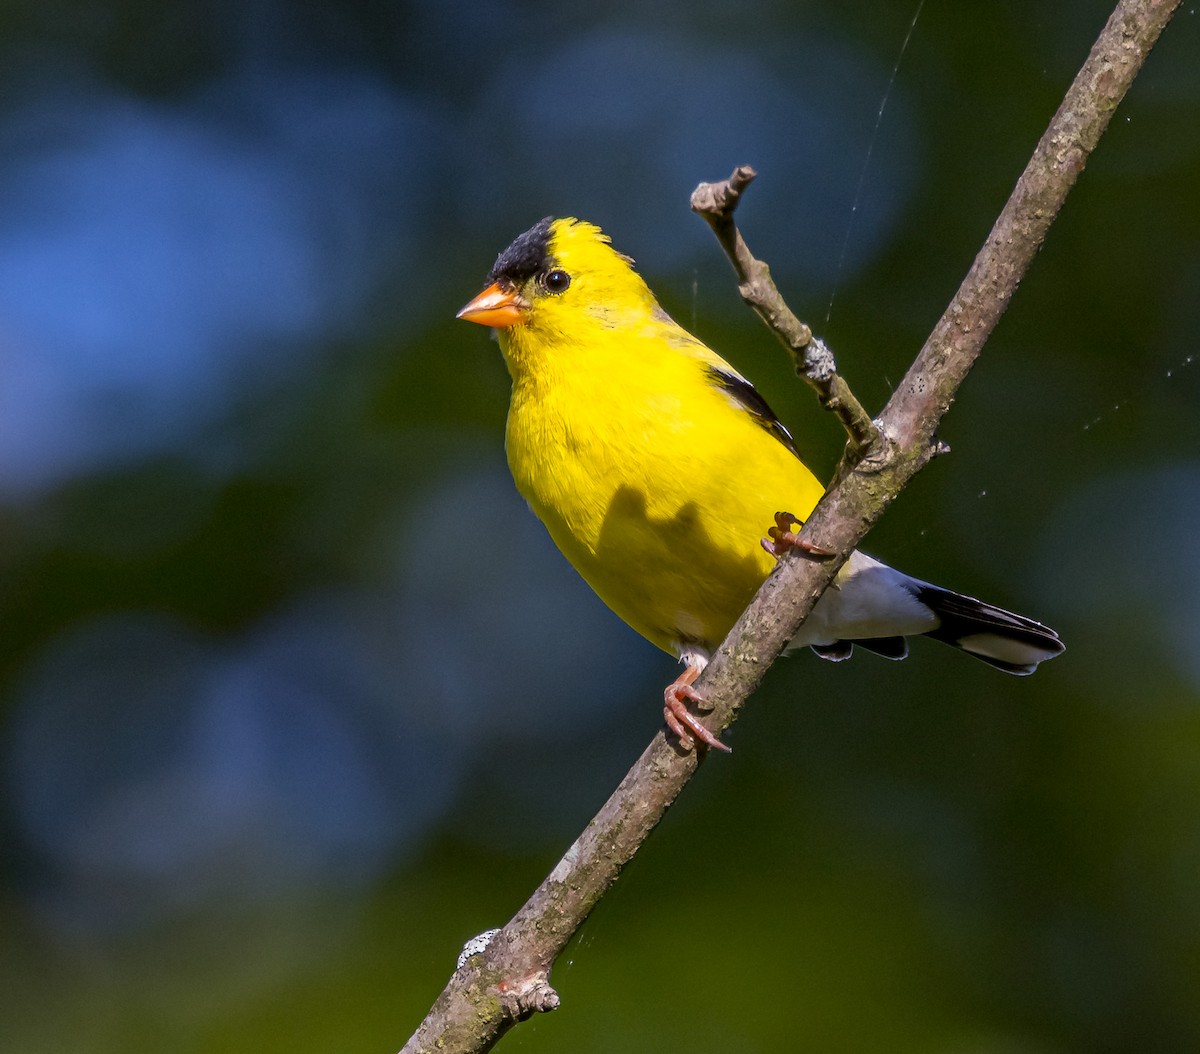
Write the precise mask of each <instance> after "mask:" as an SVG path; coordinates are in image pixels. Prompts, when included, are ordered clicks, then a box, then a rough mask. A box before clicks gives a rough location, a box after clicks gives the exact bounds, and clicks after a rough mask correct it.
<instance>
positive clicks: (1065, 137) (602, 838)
mask: <svg viewBox="0 0 1200 1054" xmlns="http://www.w3.org/2000/svg"><path fill="white" fill-rule="evenodd" d="M1178 6H1179V0H1120V2H1119V3H1118V4H1117V7H1116V9H1115V10H1114V11H1113V13H1112V15H1111V16H1110V18H1109V20H1108V23H1107V24H1106V25H1105V27H1104V30H1103V32H1102V33H1101V34H1100V37H1099V38H1098V39H1097V41H1096V44H1095V46H1094V47H1093V48H1092V51H1091V53H1090V54H1089V56H1088V58H1087V61H1086V62H1085V63H1084V65H1083V67H1082V68H1081V69H1080V71H1079V73H1078V74H1077V75H1076V77H1075V80H1074V81H1073V82H1072V84H1071V87H1070V88H1069V90H1068V91H1067V94H1066V96H1065V98H1064V99H1063V102H1062V105H1061V106H1059V108H1058V112H1057V113H1056V114H1055V115H1054V118H1053V119H1052V120H1051V122H1050V126H1049V127H1048V128H1047V130H1046V132H1045V134H1044V135H1043V136H1042V138H1041V140H1040V142H1039V143H1038V145H1037V148H1036V149H1035V151H1034V153H1033V156H1032V158H1031V159H1030V161H1029V163H1028V164H1027V165H1026V167H1025V171H1024V172H1023V173H1022V174H1021V178H1020V179H1019V180H1018V182H1017V185H1016V187H1015V188H1014V190H1013V192H1012V195H1011V196H1010V197H1009V199H1008V203H1007V204H1006V205H1005V207H1004V210H1003V211H1002V212H1001V214H1000V216H999V218H998V219H997V220H996V223H995V225H994V226H993V228H992V231H991V233H990V234H989V236H988V239H987V241H986V242H985V244H984V246H983V248H982V249H980V251H979V254H978V255H977V256H976V258H975V262H974V264H973V265H972V266H971V269H970V271H969V272H968V274H967V276H966V278H965V279H964V280H963V283H962V285H961V286H960V287H959V289H958V292H957V293H956V294H955V296H954V298H953V300H951V302H950V305H949V307H947V309H946V311H945V312H944V314H943V315H942V317H941V319H940V320H939V321H938V323H937V325H936V326H935V327H934V330H933V332H932V333H931V334H930V336H929V339H928V340H927V341H926V342H925V345H924V347H923V348H922V349H921V351H920V353H919V354H918V356H917V358H916V360H915V361H914V362H913V364H912V366H911V368H910V369H909V371H908V373H907V374H906V375H905V377H904V379H903V381H902V382H901V384H900V385H899V387H898V388H897V389H896V390H895V392H894V393H893V395H892V397H891V399H890V400H889V401H888V404H887V406H886V407H885V408H884V411H883V413H882V414H881V415H880V416H879V418H878V419H877V421H876V422H875V423H874V424H872V423H871V422H870V420H869V418H867V416H866V414H865V412H864V411H863V410H862V408H861V407H860V406H858V404H857V402H854V403H851V402H850V400H851V399H852V398H853V396H851V395H850V393H849V389H848V388H843V387H841V386H835V387H830V388H829V389H828V390H827V391H823V390H822V389H821V388H820V385H822V384H826V383H827V382H828V380H829V378H830V377H834V376H836V370H835V369H834V367H833V362H832V356H828V353H827V351H826V350H823V346H822V348H821V349H813V348H812V338H811V333H808V337H807V339H802V338H803V337H804V334H805V333H806V332H807V327H805V326H803V323H800V322H799V320H797V319H795V316H794V315H792V313H791V312H790V311H788V310H787V308H786V306H785V305H783V302H782V299H781V298H779V296H778V293H777V292H773V293H772V292H771V289H773V287H771V289H768V288H767V286H765V285H763V286H762V290H765V292H763V291H762V290H760V289H759V288H758V283H757V281H756V279H755V274H756V270H755V269H754V268H753V267H746V266H745V261H744V262H743V265H742V266H739V264H738V258H739V257H738V254H739V253H740V252H742V251H744V252H745V256H746V257H749V253H748V250H745V245H744V243H742V242H741V239H740V235H738V234H737V231H736V228H735V227H734V225H733V220H732V208H731V207H730V204H729V198H726V204H725V206H724V207H721V205H720V198H721V195H722V194H723V193H724V194H726V195H730V196H731V197H732V199H734V200H735V199H736V196H737V194H739V193H740V192H741V190H743V189H744V188H745V185H746V183H747V182H748V179H747V175H746V174H745V173H744V172H742V174H741V175H739V172H740V171H741V170H739V172H735V173H734V175H733V176H732V177H731V179H730V180H728V181H726V183H725V184H717V185H716V187H715V188H713V189H712V191H711V193H714V194H716V196H717V197H716V198H715V199H714V200H715V201H716V204H715V205H714V209H713V213H714V216H715V217H716V220H717V222H716V223H715V224H714V230H716V232H717V235H718V238H719V239H720V240H721V243H722V245H724V246H726V249H727V251H729V247H730V246H732V247H733V250H734V251H733V253H731V258H733V259H734V266H735V269H737V270H738V275H739V282H740V284H741V285H742V286H747V285H749V286H752V287H753V288H751V289H750V291H749V294H748V293H747V291H746V290H745V289H744V290H743V295H745V296H746V297H747V299H748V300H751V303H752V304H753V305H754V306H755V309H756V310H759V311H760V314H762V315H763V317H764V318H765V319H766V320H767V322H768V325H770V326H771V327H772V329H773V331H774V332H776V334H777V335H778V336H779V337H780V339H781V340H782V341H783V342H784V343H785V344H786V345H787V346H788V347H789V348H791V349H793V350H794V351H795V352H796V353H797V354H798V361H799V363H800V365H801V369H802V372H803V373H804V375H805V376H806V378H807V379H809V381H810V383H814V384H816V385H817V386H818V391H819V394H820V395H821V398H822V401H823V402H824V403H825V404H827V405H831V406H833V407H834V408H835V409H836V410H837V412H838V413H839V414H841V415H842V416H843V420H844V421H845V422H847V431H848V432H849V434H850V437H851V446H852V447H854V445H855V444H857V446H858V448H859V450H860V452H862V453H864V454H865V456H864V457H863V459H862V460H861V461H860V462H859V464H858V465H857V467H855V468H854V470H853V471H851V472H849V473H848V474H846V475H845V476H844V477H843V478H841V479H840V480H839V481H838V483H837V484H836V485H835V486H834V487H833V488H832V489H830V490H829V491H828V493H826V495H825V496H824V498H822V500H821V502H820V504H819V505H818V506H817V508H816V509H815V510H814V511H813V514H812V515H811V516H810V517H809V519H808V521H807V523H806V524H805V525H804V529H803V532H802V534H803V536H804V537H805V538H807V539H808V540H809V541H811V542H813V543H814V544H816V545H818V546H819V547H820V548H823V549H826V550H829V551H831V552H833V553H835V554H836V556H835V557H834V558H833V559H830V560H822V561H814V560H806V559H804V558H803V557H802V556H797V555H794V554H789V555H788V556H785V557H784V558H783V559H781V560H780V561H779V564H778V566H777V567H776V568H775V570H774V571H773V572H772V573H771V575H770V576H769V577H768V578H767V580H766V582H764V583H763V586H762V588H761V589H760V590H759V592H758V595H757V596H756V597H755V598H754V601H753V603H751V605H750V606H749V607H748V608H747V609H746V611H745V612H744V613H743V614H742V617H741V618H740V619H739V620H738V622H737V624H736V625H735V626H734V628H733V630H732V631H731V632H730V634H729V636H728V637H727V638H726V640H725V642H724V643H723V644H722V645H721V647H720V649H719V650H718V651H717V653H716V654H715V655H714V656H713V659H712V662H711V663H709V666H708V668H707V669H706V670H705V672H704V675H703V676H702V678H701V681H700V682H699V683H700V685H701V687H702V688H703V690H704V695H705V697H706V698H707V699H709V700H711V701H712V704H713V709H712V711H711V713H710V714H709V716H708V719H707V724H708V725H709V726H710V727H711V728H713V729H714V730H716V731H719V730H721V729H724V728H726V727H727V726H728V725H729V724H731V723H732V722H733V721H734V720H735V719H736V717H737V715H738V713H739V712H740V711H741V708H742V706H743V705H744V704H745V701H746V699H747V697H748V696H749V695H750V693H751V692H752V691H753V690H754V689H755V688H756V687H757V686H758V683H759V681H760V680H761V679H762V677H763V674H764V673H765V672H766V670H767V668H768V667H769V666H770V664H771V663H772V662H773V661H774V660H775V659H776V658H777V657H778V655H779V654H780V652H781V651H782V650H783V648H784V646H785V644H786V643H787V642H788V640H790V639H791V638H792V636H794V634H795V632H796V630H797V628H798V627H799V625H800V623H801V622H802V621H803V619H804V618H806V617H807V615H808V613H809V612H810V611H811V610H812V608H813V606H814V605H815V604H816V602H817V600H818V598H819V597H820V595H821V593H822V592H823V591H824V590H825V588H826V586H828V584H829V583H830V581H831V580H832V579H833V576H834V575H835V574H836V573H837V570H838V568H839V567H840V566H841V565H842V563H844V562H845V560H846V558H847V556H848V555H849V554H850V552H851V551H852V550H853V549H854V548H855V547H857V545H858V544H859V543H860V542H861V540H862V538H863V536H864V535H865V534H866V533H867V531H868V530H869V529H870V527H871V526H872V525H873V524H874V523H875V522H876V521H877V520H878V519H879V517H880V516H881V515H882V514H883V511H884V509H886V508H887V506H888V505H889V504H890V503H891V502H892V501H893V500H894V498H895V497H896V495H897V494H899V493H900V491H901V490H902V489H903V487H904V486H905V485H906V484H907V483H908V481H909V480H910V479H911V478H912V476H913V475H914V474H915V473H916V472H917V471H919V470H920V469H921V468H922V467H923V466H924V465H925V464H927V463H928V462H929V460H930V459H931V458H932V457H933V456H934V454H935V453H937V452H938V450H937V444H936V441H935V439H934V434H935V431H936V429H937V426H938V423H939V422H940V421H941V418H942V416H943V415H944V414H945V413H946V411H947V410H948V409H949V407H950V404H951V402H952V401H953V399H954V394H955V392H956V391H957V390H958V386H959V385H960V384H961V383H962V381H963V380H964V378H965V377H966V375H967V373H968V371H969V370H970V368H971V366H972V364H973V363H974V362H975V360H976V358H978V356H979V353H980V352H981V351H982V349H983V345H984V343H985V342H986V340H987V338H988V336H989V335H990V334H991V332H992V329H993V328H994V327H995V325H996V322H997V321H998V320H999V318H1000V316H1001V314H1003V312H1004V309H1005V307H1007V305H1008V302H1009V300H1010V299H1011V298H1012V295H1013V293H1014V292H1015V290H1016V288H1017V284H1018V282H1019V281H1020V279H1021V277H1022V276H1023V275H1024V273H1025V271H1026V269H1027V268H1028V267H1029V264H1030V262H1031V261H1032V259H1033V256H1034V254H1035V253H1036V252H1037V250H1038V247H1039V246H1040V245H1041V243H1042V240H1043V239H1044V237H1045V235H1046V232H1047V230H1048V229H1049V227H1050V224H1051V223H1052V222H1053V220H1054V217H1055V216H1056V215H1057V213H1058V210H1059V209H1060V208H1061V206H1062V203H1063V201H1064V200H1065V198H1066V196H1067V193H1068V192H1069V191H1070V189H1071V187H1072V186H1073V185H1074V183H1075V180H1076V178H1077V177H1078V175H1079V173H1080V172H1081V171H1082V170H1083V167H1084V164H1085V162H1086V161H1087V158H1088V156H1089V154H1090V153H1091V151H1092V150H1093V148H1094V147H1095V145H1096V143H1097V141H1098V140H1099V138H1100V136H1101V134H1102V133H1103V131H1104V129H1105V127H1106V126H1107V124H1108V121H1109V118H1110V117H1111V116H1112V113H1113V111H1114V110H1115V109H1116V106H1117V104H1118V103H1119V102H1120V100H1121V99H1122V97H1123V96H1124V95H1125V92H1126V91H1127V90H1128V88H1129V86H1130V84H1132V82H1133V79H1134V77H1135V76H1136V75H1137V72H1138V70H1140V69H1141V66H1142V64H1143V63H1144V61H1145V59H1146V56H1147V55H1148V54H1149V52H1150V49H1151V48H1152V47H1153V45H1154V42H1155V41H1156V40H1157V39H1158V36H1159V34H1160V33H1161V32H1162V30H1163V28H1164V27H1165V26H1166V24H1167V22H1169V21H1170V19H1171V16H1172V15H1173V14H1174V13H1175V9H1176V8H1177V7H1178ZM702 189H703V188H702ZM735 191H736V193H735ZM702 204H703V202H702ZM706 218H708V216H707V215H706ZM709 222H710V223H711V222H713V221H712V220H711V219H710V221H709ZM739 245H740V247H741V248H740V249H739V248H738V247H739ZM750 259H751V260H752V259H753V258H752V257H750ZM743 273H744V274H745V276H746V277H743ZM761 274H762V275H765V267H764V269H763V271H762V272H761ZM767 282H769V276H767ZM760 296H761V298H762V299H761V304H762V307H761V309H760V307H759V301H758V300H757V299H752V297H753V298H759V297H760ZM777 321H778V322H779V325H776V322H777ZM822 378H823V379H822ZM853 407H857V409H853ZM846 408H850V409H846ZM864 422H865V423H864ZM698 764H699V759H698V757H697V755H696V754H695V753H690V752H689V753H686V754H683V753H681V752H679V751H678V750H677V749H676V748H675V746H674V745H673V744H672V743H668V741H667V740H666V739H665V737H664V736H663V735H662V734H661V733H659V734H658V735H656V736H655V737H654V740H653V741H652V742H651V744H650V745H649V746H648V747H647V748H646V750H645V751H644V752H643V754H642V756H641V757H640V758H639V759H638V760H637V762H636V763H635V764H634V766H633V768H631V769H630V770H629V772H628V773H627V774H626V776H625V778H624V779H623V780H622V781H621V784H620V786H618V787H617V789H616V790H615V791H614V792H613V794H612V796H611V797H610V798H609V800H608V801H607V802H605V804H604V806H603V807H602V808H601V810H600V811H599V812H598V813H597V814H596V816H595V817H594V818H593V820H592V821H591V823H589V824H588V825H587V827H586V828H585V829H584V831H583V833H582V834H581V835H580V836H579V837H578V838H577V839H576V840H575V843H574V844H573V845H572V846H571V847H570V849H568V850H567V852H566V855H565V856H564V857H563V858H562V860H560V861H559V863H558V864H557V866H556V867H555V868H554V870H553V871H552V872H551V873H550V874H549V875H548V876H547V877H546V879H545V880H544V881H543V882H542V884H541V885H540V886H539V887H538V888H537V890H536V891H535V892H534V893H533V895H532V896H531V897H530V898H529V900H528V901H527V902H526V903H525V905H524V906H523V907H522V908H521V909H520V911H518V912H517V914H516V915H515V916H514V917H513V918H512V920H511V921H510V922H509V923H508V924H507V925H506V926H504V927H503V928H502V929H501V930H499V931H498V932H497V933H496V934H495V936H494V937H493V939H492V940H491V941H490V943H487V944H486V946H485V947H483V948H482V950H480V951H474V949H472V951H474V953H473V954H469V955H466V956H465V957H464V958H463V961H462V963H461V965H460V966H459V968H458V969H457V970H456V971H455V972H454V974H453V975H452V976H451V978H450V980H449V982H448V983H447V985H446V987H445V989H443V991H442V993H441V995H440V996H438V998H437V1001H436V1002H435V1003H434V1005H433V1007H432V1008H431V1009H430V1011H429V1013H428V1015H427V1016H426V1018H425V1020H424V1021H422V1022H421V1025H420V1027H419V1028H418V1029H417V1031H416V1032H415V1033H414V1034H413V1036H412V1038H410V1039H409V1041H408V1043H407V1044H405V1046H404V1051H403V1052H402V1054H416V1052H418V1051H429V1052H433V1051H438V1052H442V1054H461V1052H468V1051H471V1052H474V1051H485V1050H489V1049H491V1047H493V1046H494V1045H495V1043H496V1042H497V1041H498V1040H499V1039H500V1037H501V1036H502V1035H504V1033H505V1032H507V1031H508V1029H509V1028H511V1027H512V1026H513V1025H514V1024H515V1023H516V1022H517V1021H519V1020H522V1019H523V1018H525V1017H528V1016H530V1015H531V1014H533V1013H536V1012H538V1011H544V1010H551V1009H553V1008H554V1007H556V1006H557V1005H558V996H557V994H556V993H555V992H554V990H553V988H552V987H551V986H550V979H549V978H550V969H551V967H552V966H553V964H554V961H555V959H556V958H557V957H558V955H559V954H560V953H561V952H562V950H563V949H564V948H565V947H566V944H567V942H568V941H569V940H570V938H571V936H572V935H573V934H574V932H575V931H576V929H578V927H579V926H580V925H581V924H582V922H583V920H584V919H585V918H586V917H587V915H588V913H589V912H590V911H591V909H592V908H593V907H594V906H595V904H596V902H597V901H598V900H599V899H600V897H601V896H602V895H603V894H604V892H605V891H606V890H607V889H608V887H609V886H610V885H611V884H612V883H613V881H614V880H615V879H616V877H617V875H618V874H619V873H620V871H621V869H622V867H624V865H625V864H626V863H627V862H628V861H629V860H630V859H631V858H632V856H633V854H634V853H635V852H636V851H637V849H638V847H639V846H640V845H641V844H642V842H643V841H644V840H645V838H646V837H647V835H649V833H650V831H651V830H653V828H654V826H655V825H656V824H657V823H658V821H659V820H660V819H661V818H662V816H663V814H664V813H665V812H666V810H667V808H668V807H669V806H670V804H671V803H672V802H673V801H674V800H675V797H676V796H677V795H678V794H679V792H680V791H681V790H682V789H683V787H684V785H685V784H686V783H687V781H688V780H689V779H691V777H692V776H693V775H694V774H695V772H696V769H697V767H698Z"/></svg>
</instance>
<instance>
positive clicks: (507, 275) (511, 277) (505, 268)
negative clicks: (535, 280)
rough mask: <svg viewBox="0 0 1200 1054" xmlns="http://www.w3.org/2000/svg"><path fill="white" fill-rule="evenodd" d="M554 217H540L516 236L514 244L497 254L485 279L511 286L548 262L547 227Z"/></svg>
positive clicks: (522, 281) (535, 272) (548, 234)
mask: <svg viewBox="0 0 1200 1054" xmlns="http://www.w3.org/2000/svg"><path fill="white" fill-rule="evenodd" d="M553 223H554V217H553V216H547V217H546V218H545V219H543V220H539V221H538V222H537V223H535V224H534V225H533V226H532V227H530V228H529V230H527V231H526V232H525V233H524V234H519V235H517V237H516V238H514V239H513V243H512V244H511V245H510V246H509V247H508V248H507V249H505V250H504V252H502V253H501V254H500V255H499V256H497V257H496V262H495V263H494V264H492V269H491V271H490V272H488V276H487V280H488V282H489V283H491V282H504V283H507V284H511V285H514V286H519V285H523V284H524V283H525V282H526V281H528V280H529V279H530V278H532V277H533V276H534V275H535V274H537V273H538V272H539V271H541V270H544V269H545V268H546V267H547V265H548V264H549V263H550V227H551V226H552V225H553Z"/></svg>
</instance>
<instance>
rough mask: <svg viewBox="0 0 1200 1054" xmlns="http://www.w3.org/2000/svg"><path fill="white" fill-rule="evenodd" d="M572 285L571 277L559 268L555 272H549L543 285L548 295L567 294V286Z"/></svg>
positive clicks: (543, 280)
mask: <svg viewBox="0 0 1200 1054" xmlns="http://www.w3.org/2000/svg"><path fill="white" fill-rule="evenodd" d="M570 284H571V276H570V275H569V274H567V272H566V271H560V270H558V269H557V268H556V269H555V270H553V271H547V272H546V277H545V278H543V279H542V285H543V286H545V287H546V292H547V293H562V292H565V291H566V288H567V286H569V285H570Z"/></svg>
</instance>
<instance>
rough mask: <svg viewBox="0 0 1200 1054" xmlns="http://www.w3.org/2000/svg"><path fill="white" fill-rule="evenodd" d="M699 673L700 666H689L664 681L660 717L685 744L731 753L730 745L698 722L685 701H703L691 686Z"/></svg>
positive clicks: (686, 745)
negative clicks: (661, 716) (677, 674)
mask: <svg viewBox="0 0 1200 1054" xmlns="http://www.w3.org/2000/svg"><path fill="white" fill-rule="evenodd" d="M699 674H700V669H699V667H696V666H689V667H688V668H687V669H686V670H684V671H683V673H681V674H680V675H679V676H678V677H677V678H675V680H674V681H672V682H671V683H670V684H668V685H667V687H666V690H665V691H664V692H663V720H665V721H666V723H667V728H669V729H670V730H671V733H672V734H673V735H675V736H676V737H677V738H678V739H679V742H680V743H681V744H682V745H683V746H684V747H685V748H686V747H688V746H690V745H691V744H693V743H694V744H695V745H696V746H697V747H700V748H701V749H703V748H705V747H714V748H716V749H717V750H723V751H724V752H725V753H726V754H730V753H732V749H731V748H730V747H727V746H726V745H725V744H724V743H722V742H721V741H720V740H719V739H718V738H717V737H716V736H715V735H713V734H712V732H710V731H709V730H708V729H707V728H705V727H704V726H703V725H702V724H701V723H700V719H699V718H698V717H696V715H695V714H693V713H692V712H691V711H690V710H689V709H688V708H687V701H691V702H693V703H703V702H704V696H703V695H701V694H700V692H699V691H698V690H697V689H695V688H693V687H692V681H694V680H695V679H696V678H697V677H698V676H699Z"/></svg>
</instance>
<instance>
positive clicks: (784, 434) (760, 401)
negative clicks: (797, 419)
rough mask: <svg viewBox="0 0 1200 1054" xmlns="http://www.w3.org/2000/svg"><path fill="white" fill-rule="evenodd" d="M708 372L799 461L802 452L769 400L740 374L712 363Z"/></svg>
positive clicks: (713, 379) (723, 389) (712, 379)
mask: <svg viewBox="0 0 1200 1054" xmlns="http://www.w3.org/2000/svg"><path fill="white" fill-rule="evenodd" d="M706 371H707V373H708V376H709V379H710V380H711V381H712V382H713V383H714V384H716V385H717V386H718V387H719V388H720V389H721V390H722V391H723V392H724V393H725V394H726V395H728V396H729V398H730V399H732V400H733V401H734V402H735V403H737V405H738V406H740V407H741V408H742V409H743V410H745V411H746V412H747V413H748V414H750V416H751V417H753V418H754V420H755V421H757V422H758V424H759V425H760V426H761V427H762V428H765V429H766V430H767V431H768V432H770V433H771V435H773V436H774V437H775V438H776V439H778V440H779V442H781V443H782V444H783V445H784V446H785V447H787V448H788V450H790V451H791V452H792V454H793V455H794V456H795V457H796V458H797V459H799V457H800V452H799V451H798V450H797V449H796V444H795V442H793V440H792V436H791V433H790V432H789V431H788V430H787V429H786V428H784V427H783V422H782V421H780V420H779V418H778V417H777V416H776V415H775V411H774V410H772V409H771V408H770V407H769V406H768V405H767V400H766V399H764V398H763V397H762V396H761V395H759V394H758V389H757V388H755V387H754V385H753V384H751V383H750V382H749V381H748V380H746V378H745V377H743V376H742V375H741V374H740V373H737V372H735V371H734V370H732V369H729V368H722V367H720V366H714V365H713V364H711V363H709V364H708V366H707V367H706Z"/></svg>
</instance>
